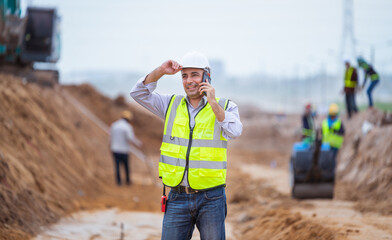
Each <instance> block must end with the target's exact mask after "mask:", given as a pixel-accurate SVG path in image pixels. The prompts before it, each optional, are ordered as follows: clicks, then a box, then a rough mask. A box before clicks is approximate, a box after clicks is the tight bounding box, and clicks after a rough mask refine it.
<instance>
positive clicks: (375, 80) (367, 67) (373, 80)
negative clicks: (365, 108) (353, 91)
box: [357, 57, 380, 108]
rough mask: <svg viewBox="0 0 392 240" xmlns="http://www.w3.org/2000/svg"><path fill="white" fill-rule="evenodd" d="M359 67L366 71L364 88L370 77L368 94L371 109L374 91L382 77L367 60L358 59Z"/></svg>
mask: <svg viewBox="0 0 392 240" xmlns="http://www.w3.org/2000/svg"><path fill="white" fill-rule="evenodd" d="M357 61H358V65H359V67H361V68H362V69H363V70H364V71H365V79H364V80H363V84H362V88H364V87H365V85H366V81H367V78H368V77H370V80H371V81H370V85H369V87H368V89H367V90H366V93H367V95H368V98H369V107H370V108H371V107H373V98H372V91H373V89H374V87H375V86H376V85H377V84H378V83H379V82H380V76H379V75H378V74H377V72H376V71H375V70H374V69H373V67H372V65H370V64H368V63H367V62H366V61H365V59H363V58H362V57H358V58H357Z"/></svg>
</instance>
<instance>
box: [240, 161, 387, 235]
mask: <svg viewBox="0 0 392 240" xmlns="http://www.w3.org/2000/svg"><path fill="white" fill-rule="evenodd" d="M241 171H242V172H243V173H247V174H249V175H250V176H251V178H253V179H255V180H258V181H262V182H266V183H268V184H266V185H265V187H271V188H273V189H274V190H276V191H277V192H279V193H280V194H282V195H283V196H289V195H290V187H289V175H288V171H286V170H285V169H283V168H271V167H270V166H264V165H257V164H246V165H243V166H242V167H241ZM287 201H288V202H291V203H290V205H291V206H290V211H291V212H293V213H295V212H299V213H301V215H303V216H306V217H309V218H311V219H314V221H317V222H320V223H322V224H323V226H324V227H328V228H330V229H334V230H335V231H337V232H336V235H335V237H336V239H352V240H357V239H358V240H359V239H363V240H365V239H392V217H390V216H381V215H380V214H377V213H366V214H363V213H361V212H359V211H357V210H355V209H354V205H355V203H354V202H350V201H342V200H302V201H301V202H300V204H296V202H297V201H295V200H291V199H287Z"/></svg>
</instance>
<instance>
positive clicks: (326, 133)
mask: <svg viewBox="0 0 392 240" xmlns="http://www.w3.org/2000/svg"><path fill="white" fill-rule="evenodd" d="M322 134H323V140H322V141H323V143H328V144H329V146H330V147H331V149H332V152H333V159H335V158H336V154H337V152H338V150H339V149H340V148H341V147H342V144H343V140H344V126H343V123H342V121H341V119H340V118H339V107H338V105H337V104H336V103H332V104H331V105H330V106H329V108H328V117H327V118H326V119H324V120H323V123H322Z"/></svg>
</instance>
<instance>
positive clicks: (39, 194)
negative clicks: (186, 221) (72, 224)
mask: <svg viewBox="0 0 392 240" xmlns="http://www.w3.org/2000/svg"><path fill="white" fill-rule="evenodd" d="M86 89H87V90H86ZM74 90H75V91H73V92H77V93H80V96H83V97H84V101H86V103H90V104H91V105H92V106H95V108H94V107H91V111H93V112H94V113H95V114H96V115H98V116H99V117H100V118H102V120H103V121H105V122H107V123H111V122H112V121H114V120H115V119H117V118H118V115H119V113H120V112H121V110H123V109H127V108H131V109H132V107H130V106H128V105H127V104H126V103H125V101H124V100H121V98H119V99H116V101H113V100H111V99H109V98H106V97H104V96H102V95H100V94H99V93H98V92H96V91H95V90H94V89H93V88H92V87H90V86H87V85H84V86H82V87H77V86H74ZM94 91H95V93H96V94H95V95H94V94H91V95H87V94H89V93H94ZM102 106H103V107H102ZM135 111H138V110H135ZM108 113H109V114H108ZM139 121H140V122H142V123H139ZM0 122H1V124H0V136H1V138H0V236H2V239H4V238H5V239H26V238H28V237H29V236H32V235H34V234H36V233H37V232H38V231H39V230H40V227H41V226H44V225H48V224H50V223H53V222H55V221H57V220H58V219H59V218H60V217H61V216H63V215H65V214H68V213H69V212H71V211H74V210H77V209H80V208H82V209H89V208H90V205H91V204H90V203H91V201H93V200H94V201H95V205H93V207H94V208H99V207H111V206H113V205H116V206H119V207H124V208H126V209H141V210H146V209H148V210H153V211H158V208H159V205H158V204H151V201H154V200H156V199H154V198H153V197H152V196H151V195H157V196H158V195H159V191H160V189H158V188H156V187H155V186H138V185H135V186H131V187H129V188H128V191H127V190H126V189H120V188H119V189H117V188H116V187H115V186H114V177H113V163H112V156H111V154H110V152H109V149H108V135H107V133H106V132H105V131H103V130H102V129H101V128H100V127H98V126H97V125H96V124H95V123H94V122H92V121H91V120H90V119H89V118H88V117H86V116H85V115H84V114H82V113H81V112H80V111H79V110H78V109H77V108H76V107H75V106H74V105H72V104H71V103H70V102H69V100H68V99H67V98H66V97H64V94H62V89H61V87H58V88H56V89H52V88H42V87H39V86H37V85H35V84H26V83H23V82H22V80H21V79H19V78H16V77H12V76H9V75H0ZM136 125H137V126H136V127H135V130H136V132H147V133H148V134H147V136H144V137H143V138H142V141H143V143H144V145H145V146H149V147H151V146H152V148H153V149H158V146H157V144H154V142H158V141H159V140H158V137H157V136H156V135H158V132H159V130H160V128H161V125H162V124H161V125H160V122H159V120H157V119H154V118H152V117H151V116H149V115H148V113H143V114H136ZM138 126H141V127H138ZM143 128H144V129H143ZM159 138H161V136H159ZM149 142H152V144H151V145H149ZM155 151H158V150H155ZM132 164H140V163H137V161H133V162H132ZM142 165H143V164H142ZM132 166H134V165H132ZM134 171H135V172H137V174H136V175H138V176H136V178H140V181H139V182H143V178H145V177H146V176H147V170H146V167H145V165H143V168H141V167H140V168H136V169H135V170H134ZM89 199H93V200H91V201H89ZM157 201H159V200H157ZM120 202H121V203H120ZM155 205H156V207H154V206H155Z"/></svg>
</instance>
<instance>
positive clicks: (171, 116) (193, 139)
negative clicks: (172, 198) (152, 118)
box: [159, 96, 228, 189]
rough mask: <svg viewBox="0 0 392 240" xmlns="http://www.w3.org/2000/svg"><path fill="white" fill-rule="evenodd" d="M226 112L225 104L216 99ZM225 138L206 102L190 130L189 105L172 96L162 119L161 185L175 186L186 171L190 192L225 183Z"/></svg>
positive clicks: (182, 98) (222, 100)
mask: <svg viewBox="0 0 392 240" xmlns="http://www.w3.org/2000/svg"><path fill="white" fill-rule="evenodd" d="M216 100H217V102H218V103H219V105H220V106H221V107H222V108H223V109H225V108H226V107H227V104H228V101H227V100H226V99H219V98H217V99H216ZM226 149H227V139H225V138H224V137H223V136H222V133H221V128H220V126H219V124H218V122H217V121H216V117H215V114H214V112H213V111H212V109H211V106H210V104H209V103H208V102H207V103H206V105H205V106H203V107H202V109H201V110H200V111H199V112H198V113H197V114H196V116H195V126H194V127H193V129H191V127H190V116H189V111H188V103H187V101H186V99H185V97H183V96H173V97H172V99H171V101H170V104H169V107H168V109H167V113H166V116H165V127H164V131H163V139H162V146H161V157H160V160H159V176H160V177H161V178H162V181H163V184H165V185H166V186H169V187H175V186H178V185H179V184H180V183H181V182H182V180H183V177H184V173H185V169H186V168H188V183H189V186H190V187H191V188H193V189H208V188H213V187H215V186H220V185H224V184H225V183H226V169H227V159H226Z"/></svg>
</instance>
